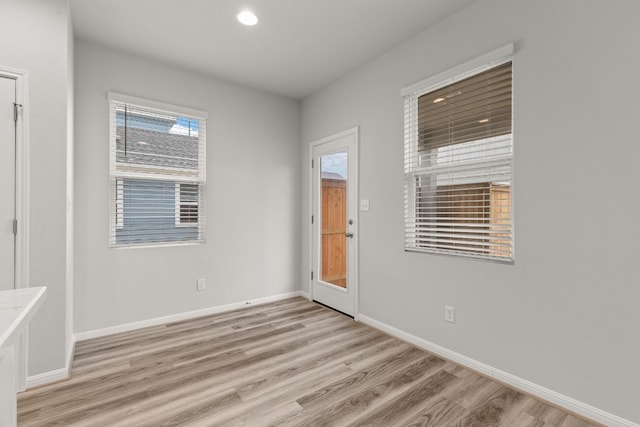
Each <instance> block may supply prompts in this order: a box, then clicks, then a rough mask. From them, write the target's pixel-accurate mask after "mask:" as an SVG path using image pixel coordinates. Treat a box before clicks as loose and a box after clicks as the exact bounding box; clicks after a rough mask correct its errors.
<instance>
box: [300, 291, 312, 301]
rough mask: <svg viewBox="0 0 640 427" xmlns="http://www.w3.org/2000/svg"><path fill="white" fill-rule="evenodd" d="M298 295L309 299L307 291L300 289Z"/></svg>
mask: <svg viewBox="0 0 640 427" xmlns="http://www.w3.org/2000/svg"><path fill="white" fill-rule="evenodd" d="M300 296H301V297H302V298H304V299H311V295H310V294H309V292H305V291H300Z"/></svg>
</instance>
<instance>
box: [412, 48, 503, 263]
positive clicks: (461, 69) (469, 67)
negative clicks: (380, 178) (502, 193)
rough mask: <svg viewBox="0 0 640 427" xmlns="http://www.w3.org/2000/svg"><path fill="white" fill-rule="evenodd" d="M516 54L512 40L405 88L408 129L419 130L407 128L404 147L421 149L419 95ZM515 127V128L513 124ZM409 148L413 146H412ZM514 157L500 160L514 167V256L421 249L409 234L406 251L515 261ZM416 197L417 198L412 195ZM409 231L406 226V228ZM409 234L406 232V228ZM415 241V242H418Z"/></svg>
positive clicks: (495, 65)
mask: <svg viewBox="0 0 640 427" xmlns="http://www.w3.org/2000/svg"><path fill="white" fill-rule="evenodd" d="M513 54H514V45H513V43H509V44H507V45H505V46H502V47H500V48H498V49H495V50H493V51H491V52H488V53H486V54H484V55H481V56H479V57H477V58H475V59H472V60H470V61H468V62H465V63H463V64H460V65H458V66H456V67H453V68H451V69H449V70H447V71H444V72H442V73H439V74H437V75H435V76H432V77H430V78H427V79H424V80H422V81H420V82H418V83H415V84H412V85H410V86H407V87H405V88H404V89H402V91H401V96H402V97H403V98H404V99H405V107H404V117H405V119H404V120H405V129H407V127H410V128H411V129H415V132H414V131H413V130H411V131H409V132H408V133H407V131H406V130H405V136H404V140H405V142H404V146H405V151H408V152H409V153H408V154H410V155H412V153H417V149H418V135H417V128H418V127H417V121H418V117H417V99H418V97H420V96H422V95H424V94H427V93H430V92H433V91H435V90H437V89H440V88H442V87H445V86H449V85H451V84H454V83H456V82H458V81H461V80H464V79H466V78H469V77H472V76H475V75H476V74H479V73H482V72H484V71H487V70H489V69H491V68H495V67H497V66H499V65H502V64H505V63H507V62H510V61H511V62H512V61H513ZM414 100H415V103H416V105H414V106H409V107H408V106H407V105H408V103H411V102H413V101H414ZM511 108H512V114H511V117H512V120H513V102H512V104H511ZM408 120H409V121H411V125H410V126H408V124H407V121H408ZM512 129H513V127H512ZM408 147H409V148H408ZM406 155H407V152H405V156H406ZM513 158H514V153H513V151H512V152H511V154H509V155H508V156H505V157H504V159H502V160H501V161H499V163H501V164H507V165H508V166H509V167H510V169H511V183H510V188H511V189H510V191H511V199H510V202H511V207H510V214H511V256H510V257H503V256H500V257H496V256H489V255H483V254H476V253H470V252H469V253H464V252H455V251H452V250H442V249H437V248H424V249H417V244H416V245H415V246H413V247H412V248H411V247H408V246H410V245H407V237H406V236H405V251H411V252H421V253H432V254H441V255H449V256H455V257H463V258H476V259H482V260H488V261H495V262H499V263H509V264H512V263H514V261H515V214H514V202H513V201H514V197H513V195H514V194H515V191H514V188H515V179H514V176H515V173H514V170H513V163H514V162H513ZM493 161H495V159H491V160H488V161H487V162H486V164H487V165H489V164H490V163H491V162H493ZM469 163H475V164H479V163H480V164H481V163H483V162H482V161H471V162H469ZM437 167H438V166H437V165H434V166H433V168H434V169H436V168H437ZM407 175H408V173H407V171H406V165H405V193H406V194H407V196H406V197H405V206H404V208H405V227H407V224H406V221H407V217H408V215H409V214H410V212H415V209H416V206H415V197H416V190H415V185H413V188H410V187H411V185H410V184H408V183H407V178H406V177H407ZM410 196H413V197H410ZM405 230H406V228H405ZM405 233H406V231H405ZM414 244H415V242H414Z"/></svg>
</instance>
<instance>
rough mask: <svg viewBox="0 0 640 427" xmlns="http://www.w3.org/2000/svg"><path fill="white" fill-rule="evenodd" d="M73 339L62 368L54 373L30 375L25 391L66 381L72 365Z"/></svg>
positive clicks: (74, 343) (74, 342)
mask: <svg viewBox="0 0 640 427" xmlns="http://www.w3.org/2000/svg"><path fill="white" fill-rule="evenodd" d="M75 345H76V341H75V339H73V338H72V339H71V341H70V342H69V348H67V351H66V358H67V360H66V361H65V364H64V368H61V369H56V370H55V371H48V372H44V373H42V374H37V375H31V376H29V377H27V381H26V384H25V385H26V388H27V390H28V389H30V388H33V387H38V386H41V385H45V384H49V383H54V382H57V381H62V380H66V379H68V378H69V377H70V376H71V364H72V363H73V354H74V352H75Z"/></svg>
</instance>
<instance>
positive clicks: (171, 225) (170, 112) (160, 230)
mask: <svg viewBox="0 0 640 427" xmlns="http://www.w3.org/2000/svg"><path fill="white" fill-rule="evenodd" d="M109 112H110V167H109V171H110V180H111V196H110V206H111V215H110V241H111V245H112V246H114V247H122V246H138V245H144V246H146V245H155V244H174V243H194V242H204V231H205V229H204V225H205V224H204V189H205V183H206V182H205V147H206V137H205V133H206V119H207V114H206V113H204V112H201V111H196V110H192V109H186V108H182V107H176V106H171V105H167V104H161V103H157V102H153V101H147V100H143V99H139V98H134V97H130V96H126V95H120V94H114V93H110V94H109Z"/></svg>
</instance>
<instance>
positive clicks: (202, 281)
mask: <svg viewBox="0 0 640 427" xmlns="http://www.w3.org/2000/svg"><path fill="white" fill-rule="evenodd" d="M205 287H206V286H205V283H204V279H198V287H197V289H198V290H199V291H202V290H204V288H205Z"/></svg>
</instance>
